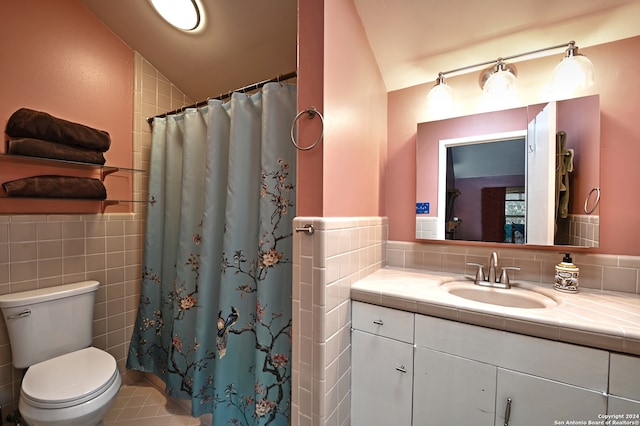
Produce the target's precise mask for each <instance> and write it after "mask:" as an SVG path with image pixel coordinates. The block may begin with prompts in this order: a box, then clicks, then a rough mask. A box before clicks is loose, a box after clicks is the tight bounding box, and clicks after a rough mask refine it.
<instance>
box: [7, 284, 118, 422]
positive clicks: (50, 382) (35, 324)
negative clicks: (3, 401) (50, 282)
mask: <svg viewBox="0 0 640 426" xmlns="http://www.w3.org/2000/svg"><path fill="white" fill-rule="evenodd" d="M98 286H99V283H98V282H97V281H84V282H80V283H74V284H66V285H61V286H56V287H49V288H44V289H39V290H31V291H24V292H20V293H12V294H6V295H3V296H0V309H2V314H3V316H4V320H5V323H6V325H7V331H8V332H9V342H10V343H11V354H12V356H13V365H14V367H16V368H27V367H28V369H27V371H26V373H25V375H24V378H23V379H22V386H21V388H20V402H19V409H20V414H21V416H22V417H23V419H24V420H25V421H26V422H27V424H29V425H33V426H39V425H56V426H57V425H60V426H62V425H65V426H69V425H82V426H91V425H97V424H99V423H101V421H102V418H103V417H104V416H105V415H106V414H107V411H109V408H110V407H111V404H112V403H113V401H115V398H116V396H117V395H118V390H119V389H120V385H121V383H122V378H121V376H120V373H119V372H118V368H117V366H116V360H115V359H114V358H113V357H112V356H111V355H110V354H108V353H107V352H105V351H102V350H100V349H97V348H94V347H91V346H90V345H91V342H92V338H93V307H94V304H95V296H96V291H97V290H98Z"/></svg>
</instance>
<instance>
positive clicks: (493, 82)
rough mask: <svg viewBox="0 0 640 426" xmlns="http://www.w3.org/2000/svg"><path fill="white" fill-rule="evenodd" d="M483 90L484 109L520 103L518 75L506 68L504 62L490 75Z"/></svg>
mask: <svg viewBox="0 0 640 426" xmlns="http://www.w3.org/2000/svg"><path fill="white" fill-rule="evenodd" d="M482 92H483V93H482V107H483V109H488V110H489V109H504V108H510V107H513V106H516V105H517V103H518V90H517V79H516V76H515V75H514V74H513V73H512V72H511V71H507V70H505V67H504V64H503V63H499V64H498V67H497V71H495V72H494V73H492V74H491V75H490V76H489V78H488V79H487V81H486V82H485V83H484V87H483V88H482Z"/></svg>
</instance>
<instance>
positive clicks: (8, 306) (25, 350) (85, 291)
mask: <svg viewBox="0 0 640 426" xmlns="http://www.w3.org/2000/svg"><path fill="white" fill-rule="evenodd" d="M99 285H100V283H99V282H98V281H83V282H79V283H73V284H65V285H60V286H55V287H48V288H42V289H38V290H29V291H23V292H18V293H11V294H5V295H2V296H0V309H1V310H2V316H3V318H4V321H5V324H6V325H7V331H8V333H9V343H10V344H11V354H12V356H13V366H14V367H16V368H26V367H29V366H30V365H33V364H36V363H38V362H42V361H45V360H47V359H51V358H54V357H56V356H59V355H63V354H66V353H69V352H73V351H76V350H78V349H82V348H86V347H88V346H90V345H91V343H92V339H93V307H94V305H95V298H96V291H97V289H98V286H99Z"/></svg>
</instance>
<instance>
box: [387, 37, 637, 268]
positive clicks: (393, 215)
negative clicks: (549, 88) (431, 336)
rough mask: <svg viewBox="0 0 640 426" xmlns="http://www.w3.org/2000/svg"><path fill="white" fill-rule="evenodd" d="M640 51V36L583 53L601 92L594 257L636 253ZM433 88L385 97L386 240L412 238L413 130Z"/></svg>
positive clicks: (411, 89) (420, 88)
mask: <svg viewBox="0 0 640 426" xmlns="http://www.w3.org/2000/svg"><path fill="white" fill-rule="evenodd" d="M639 50H640V37H633V38H630V39H625V40H620V41H616V42H613V43H607V44H603V45H600V46H593V47H589V48H584V49H581V53H584V54H585V55H587V56H588V57H589V58H590V59H591V61H592V62H593V63H594V67H595V72H596V84H595V86H594V90H595V93H599V94H600V111H601V116H600V120H601V141H600V144H601V148H600V186H601V188H602V201H601V205H600V247H599V248H598V249H593V251H594V252H598V253H608V254H626V255H634V256H637V255H640V243H639V241H638V238H640V221H638V220H637V212H638V211H639V210H640V195H639V196H636V194H637V193H638V191H637V190H636V189H635V186H636V183H637V182H639V181H640V167H639V166H638V164H639V163H638V161H639V160H638V158H640V127H639V126H637V115H638V112H639V111H640V98H639V97H638V96H635V95H633V94H637V93H640V79H639V78H638V69H640V58H638V57H637V55H629V54H628V52H636V51H639ZM531 62H535V61H531ZM519 70H521V68H520V66H519ZM521 71H522V70H521ZM524 74H525V73H524V71H523V72H522V75H524ZM621 82H625V83H624V84H622V83H621ZM539 84H542V83H539ZM432 85H433V83H432V82H429V83H427V84H424V85H419V86H414V87H410V88H407V89H404V90H398V91H395V92H391V93H389V96H388V142H387V143H388V145H387V150H388V162H387V171H386V186H387V188H389V190H388V191H387V203H386V215H387V216H388V217H389V239H390V240H396V241H414V240H415V237H414V235H415V193H416V192H415V191H416V183H415V180H416V179H415V177H416V166H415V153H416V133H417V131H416V126H417V123H418V122H421V121H425V120H424V103H425V98H426V94H427V92H428V90H429V88H430V87H431V86H432Z"/></svg>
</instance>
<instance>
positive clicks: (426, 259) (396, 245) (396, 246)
mask: <svg viewBox="0 0 640 426" xmlns="http://www.w3.org/2000/svg"><path fill="white" fill-rule="evenodd" d="M492 251H496V252H497V253H498V259H499V262H500V264H501V265H511V266H519V267H520V268H522V270H521V271H515V272H514V275H513V277H514V279H520V280H523V281H532V282H538V283H542V284H549V285H552V284H553V282H554V274H555V270H554V267H555V265H556V264H557V263H559V262H560V261H561V260H562V256H561V255H560V254H558V252H557V251H555V250H535V249H514V248H509V247H505V248H503V247H500V248H488V247H478V246H465V245H453V244H440V243H437V242H433V243H432V242H429V243H419V242H405V241H389V242H388V244H387V265H389V266H398V267H403V268H417V269H429V270H433V271H438V272H454V273H467V274H472V273H473V270H472V268H469V267H467V266H466V263H467V262H474V263H483V264H486V263H487V257H488V255H489V253H491V252H492ZM572 257H573V261H574V263H575V264H576V265H577V266H578V267H579V268H580V287H584V288H593V289H599V290H611V291H623V292H629V293H638V294H640V288H639V282H640V257H636V256H616V255H606V254H595V253H573V254H572Z"/></svg>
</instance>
